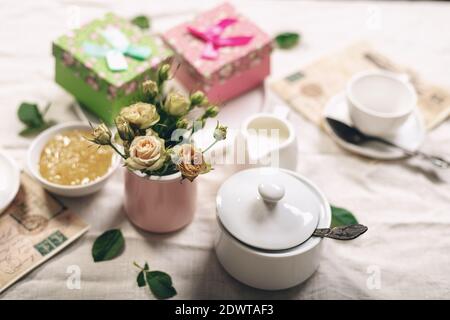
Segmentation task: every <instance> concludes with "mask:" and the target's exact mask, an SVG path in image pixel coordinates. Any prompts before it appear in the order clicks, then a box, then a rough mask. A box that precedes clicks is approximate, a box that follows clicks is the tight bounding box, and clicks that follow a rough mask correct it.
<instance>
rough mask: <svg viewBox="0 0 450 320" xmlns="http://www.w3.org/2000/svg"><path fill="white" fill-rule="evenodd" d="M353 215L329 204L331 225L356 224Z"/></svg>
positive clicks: (356, 221)
mask: <svg viewBox="0 0 450 320" xmlns="http://www.w3.org/2000/svg"><path fill="white" fill-rule="evenodd" d="M357 223H358V220H356V218H355V216H354V215H353V214H352V213H351V212H350V211H348V210H347V209H344V208H339V207H335V206H333V205H332V206H331V227H332V228H334V227H339V226H347V225H351V224H357Z"/></svg>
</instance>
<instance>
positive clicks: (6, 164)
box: [0, 150, 20, 214]
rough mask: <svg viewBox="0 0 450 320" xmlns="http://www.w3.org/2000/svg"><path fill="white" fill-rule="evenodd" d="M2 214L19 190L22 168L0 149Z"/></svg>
mask: <svg viewBox="0 0 450 320" xmlns="http://www.w3.org/2000/svg"><path fill="white" fill-rule="evenodd" d="M0 177H1V179H0V214H1V213H2V212H3V210H5V209H6V207H8V205H9V204H10V203H11V201H13V200H14V197H15V196H16V194H17V191H19V186H20V169H19V168H18V167H17V166H16V164H15V163H14V160H13V159H11V158H10V157H9V156H8V155H6V153H4V152H2V151H1V150H0Z"/></svg>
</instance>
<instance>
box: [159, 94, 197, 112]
mask: <svg viewBox="0 0 450 320" xmlns="http://www.w3.org/2000/svg"><path fill="white" fill-rule="evenodd" d="M190 106H191V102H190V101H189V99H187V98H186V97H185V96H183V95H182V94H181V93H179V92H172V93H169V95H168V96H167V98H166V101H165V102H164V106H163V109H164V111H166V112H167V113H168V114H171V115H173V116H176V117H180V116H184V115H185V114H186V113H188V111H189V107H190Z"/></svg>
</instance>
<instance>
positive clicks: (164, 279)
mask: <svg viewBox="0 0 450 320" xmlns="http://www.w3.org/2000/svg"><path fill="white" fill-rule="evenodd" d="M146 280H147V284H148V286H149V288H150V290H151V292H152V293H153V295H154V296H155V297H156V298H157V299H168V298H171V297H173V296H175V295H176V294H177V291H176V290H175V288H174V287H173V286H172V279H171V278H170V276H169V275H168V274H167V273H165V272H162V271H147V272H146Z"/></svg>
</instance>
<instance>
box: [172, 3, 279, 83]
mask: <svg viewBox="0 0 450 320" xmlns="http://www.w3.org/2000/svg"><path fill="white" fill-rule="evenodd" d="M224 18H237V19H238V22H237V23H235V24H233V25H232V26H229V27H228V28H226V30H225V31H224V33H223V34H222V36H223V37H230V36H238V35H239V36H242V35H247V36H248V35H251V36H253V38H252V40H251V41H250V43H249V44H247V45H244V46H236V47H222V48H220V49H219V57H218V58H217V59H216V60H207V59H202V57H201V55H202V51H203V48H204V46H205V42H203V41H202V40H199V39H197V38H195V37H194V36H193V35H191V34H190V33H189V32H188V31H187V26H189V25H191V26H195V27H197V28H198V29H200V30H205V29H207V28H208V27H210V26H212V25H214V24H216V23H217V22H219V21H220V20H222V19H224ZM163 39H164V41H165V42H166V43H167V44H168V45H169V46H170V47H171V48H172V50H173V51H174V52H175V54H176V55H177V57H178V59H179V60H181V61H180V62H181V63H186V64H188V65H189V73H190V74H191V76H192V77H193V78H194V79H197V80H198V81H202V82H204V83H205V84H210V83H215V82H217V81H225V80H226V79H227V78H229V77H231V76H232V75H233V74H235V73H239V72H242V71H245V70H247V69H248V68H250V67H252V66H253V65H255V64H257V63H258V62H259V61H261V59H262V57H264V56H265V55H266V54H270V51H271V39H270V37H269V36H268V35H267V34H266V33H265V32H264V31H262V30H261V29H260V28H259V27H258V26H256V25H255V24H254V23H253V22H251V21H250V20H248V19H247V18H245V17H244V16H242V15H240V14H239V13H237V12H236V9H235V8H234V7H233V6H232V5H230V4H229V3H224V4H222V5H220V6H218V7H216V8H214V9H212V10H209V11H206V12H204V13H202V14H200V15H199V16H198V17H196V18H195V19H194V21H189V22H186V23H183V24H180V25H178V26H176V27H174V28H172V29H170V30H169V31H167V32H166V33H165V34H164V35H163Z"/></svg>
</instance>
